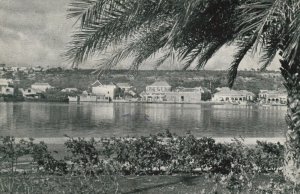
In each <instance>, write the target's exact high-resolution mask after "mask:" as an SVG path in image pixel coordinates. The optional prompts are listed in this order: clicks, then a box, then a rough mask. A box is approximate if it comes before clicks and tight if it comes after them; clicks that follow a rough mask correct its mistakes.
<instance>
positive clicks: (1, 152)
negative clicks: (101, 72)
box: [0, 132, 300, 193]
mask: <svg viewBox="0 0 300 194" xmlns="http://www.w3.org/2000/svg"><path fill="white" fill-rule="evenodd" d="M64 147H65V149H66V150H67V152H66V153H64V154H63V157H57V156H58V155H60V156H61V153H57V152H55V151H54V152H52V151H49V149H48V146H47V145H46V144H45V143H43V142H40V143H34V141H33V139H30V140H20V141H16V140H15V139H14V138H13V137H2V138H1V141H0V156H1V163H0V167H1V172H0V192H2V193H5V192H12V193H15V192H25V193H49V192H53V193H82V192H84V193H86V192H87V193H114V192H115V193H118V192H121V193H126V192H131V191H132V192H133V191H134V192H143V191H144V190H147V189H150V190H152V189H153V192H163V193H168V192H171V191H172V190H173V189H174V188H177V189H179V190H178V191H179V192H181V193H186V192H193V190H194V192H195V191H201V192H202V193H216V192H217V193H226V192H227V193H292V192H297V191H298V192H299V191H300V190H299V188H298V187H297V186H295V185H293V184H290V183H288V182H286V181H285V180H284V179H283V175H282V166H283V150H284V148H283V145H281V144H279V143H277V144H272V143H266V142H257V144H256V145H255V146H251V147H249V146H245V145H244V144H243V143H242V140H237V139H235V140H233V142H232V143H228V144H220V143H216V142H215V141H214V140H213V139H212V138H205V137H204V138H195V137H194V136H193V135H191V134H188V135H186V136H183V137H179V136H176V135H174V134H170V133H169V132H166V133H163V134H158V135H150V136H148V137H139V138H108V139H102V140H100V141H95V140H94V139H84V138H69V139H68V141H66V142H65V144H64ZM153 175H159V176H153ZM145 180H147V181H145ZM146 182H148V183H146ZM163 183H165V184H163ZM173 183H174V185H173ZM175 183H176V185H175ZM177 183H180V184H177ZM171 185H173V186H171ZM177 189H176V190H177Z"/></svg>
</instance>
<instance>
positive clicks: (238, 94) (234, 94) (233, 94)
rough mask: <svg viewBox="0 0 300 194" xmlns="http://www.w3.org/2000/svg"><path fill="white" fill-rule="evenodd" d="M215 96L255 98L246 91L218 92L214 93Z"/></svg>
mask: <svg viewBox="0 0 300 194" xmlns="http://www.w3.org/2000/svg"><path fill="white" fill-rule="evenodd" d="M215 95H224V96H225V95H229V96H255V94H253V93H252V92H249V91H247V90H230V89H229V90H227V89H226V90H221V91H220V92H217V93H215Z"/></svg>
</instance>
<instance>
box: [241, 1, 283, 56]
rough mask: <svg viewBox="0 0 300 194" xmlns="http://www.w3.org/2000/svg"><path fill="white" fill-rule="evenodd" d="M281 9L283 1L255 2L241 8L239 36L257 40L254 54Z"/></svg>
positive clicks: (253, 49)
mask: <svg viewBox="0 0 300 194" xmlns="http://www.w3.org/2000/svg"><path fill="white" fill-rule="evenodd" d="M281 8H282V0H261V1H256V0H254V1H250V3H245V4H242V5H241V6H240V7H239V12H240V15H239V20H238V23H239V24H238V28H237V29H238V32H239V36H241V37H244V36H249V35H250V36H253V37H254V38H255V42H254V45H253V48H252V51H253V53H255V52H256V51H257V48H258V45H259V44H260V43H261V38H262V36H263V33H264V32H265V30H266V29H267V27H268V25H270V23H271V22H272V21H274V20H276V19H277V17H278V16H277V13H278V10H280V9H281Z"/></svg>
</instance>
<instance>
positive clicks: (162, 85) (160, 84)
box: [146, 81, 172, 93]
mask: <svg viewBox="0 0 300 194" xmlns="http://www.w3.org/2000/svg"><path fill="white" fill-rule="evenodd" d="M171 88H172V87H171V86H170V85H169V84H168V82H166V81H156V82H154V83H153V84H151V85H149V86H146V92H147V93H160V92H171Z"/></svg>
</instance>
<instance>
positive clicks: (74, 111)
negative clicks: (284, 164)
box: [0, 102, 286, 138]
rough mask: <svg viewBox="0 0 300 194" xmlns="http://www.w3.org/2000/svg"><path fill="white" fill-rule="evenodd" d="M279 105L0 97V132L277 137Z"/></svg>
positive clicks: (281, 113) (281, 112)
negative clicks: (81, 101)
mask: <svg viewBox="0 0 300 194" xmlns="http://www.w3.org/2000/svg"><path fill="white" fill-rule="evenodd" d="M285 112H286V108H285V107H268V108H263V107H255V106H237V105H208V104H201V105H195V104H134V103H132V104H129V103H124V104H122V103H119V104H108V103H84V104H76V103H70V104H63V103H29V102H24V103H0V135H1V136H6V135H11V136H15V137H35V138H37V137H63V136H64V135H65V134H66V135H70V136H74V137H79V136H80V137H111V136H127V135H129V136H141V135H148V134H156V133H159V132H163V131H164V130H165V129H168V130H170V131H171V132H175V133H177V134H179V135H184V134H186V133H187V132H189V131H190V132H192V134H194V135H196V136H199V137H200V136H209V137H239V136H242V137H283V136H284V130H285V129H286V124H285V121H284V115H285Z"/></svg>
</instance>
